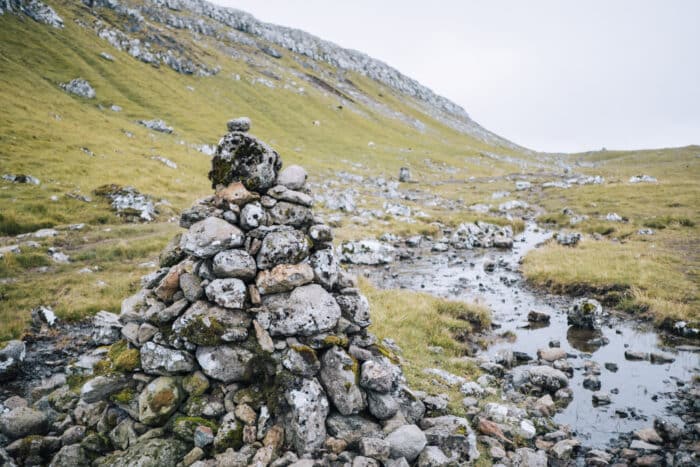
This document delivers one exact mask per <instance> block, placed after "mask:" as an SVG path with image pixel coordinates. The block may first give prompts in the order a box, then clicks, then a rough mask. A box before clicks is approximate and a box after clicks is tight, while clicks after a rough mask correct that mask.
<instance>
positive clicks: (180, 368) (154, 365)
mask: <svg viewBox="0 0 700 467" xmlns="http://www.w3.org/2000/svg"><path fill="white" fill-rule="evenodd" d="M141 368H142V369H143V371H144V372H146V373H148V374H151V375H170V374H177V373H189V372H190V371H192V370H193V369H194V358H192V354H190V353H189V352H186V351H184V350H175V349H169V348H167V347H164V346H162V345H158V344H156V343H154V342H147V343H146V344H144V345H143V347H141Z"/></svg>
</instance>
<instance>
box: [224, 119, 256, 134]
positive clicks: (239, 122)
mask: <svg viewBox="0 0 700 467" xmlns="http://www.w3.org/2000/svg"><path fill="white" fill-rule="evenodd" d="M226 128H228V131H240V132H242V133H245V132H248V131H250V118H248V117H238V118H234V119H231V120H229V121H228V122H227V123H226Z"/></svg>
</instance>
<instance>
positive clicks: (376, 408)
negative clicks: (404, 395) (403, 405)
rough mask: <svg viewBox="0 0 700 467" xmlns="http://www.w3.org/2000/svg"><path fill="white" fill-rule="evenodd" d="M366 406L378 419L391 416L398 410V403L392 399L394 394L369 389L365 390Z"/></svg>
mask: <svg viewBox="0 0 700 467" xmlns="http://www.w3.org/2000/svg"><path fill="white" fill-rule="evenodd" d="M367 406H368V407H369V413H371V414H372V415H374V416H375V417H376V418H377V419H378V420H386V419H388V418H391V417H393V416H394V415H396V413H397V412H398V411H399V403H398V402H397V401H396V399H394V396H392V395H391V394H382V393H379V392H374V391H371V390H368V391H367Z"/></svg>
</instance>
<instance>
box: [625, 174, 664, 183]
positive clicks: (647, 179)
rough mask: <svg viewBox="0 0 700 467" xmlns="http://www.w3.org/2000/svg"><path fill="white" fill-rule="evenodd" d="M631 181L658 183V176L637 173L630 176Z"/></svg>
mask: <svg viewBox="0 0 700 467" xmlns="http://www.w3.org/2000/svg"><path fill="white" fill-rule="evenodd" d="M629 182H630V183H656V182H657V180H656V177H652V176H651V175H635V176H634V177H630V180H629Z"/></svg>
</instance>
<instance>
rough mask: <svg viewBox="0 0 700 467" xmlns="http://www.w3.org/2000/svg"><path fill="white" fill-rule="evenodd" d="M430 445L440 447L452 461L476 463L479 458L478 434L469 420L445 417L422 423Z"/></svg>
mask: <svg viewBox="0 0 700 467" xmlns="http://www.w3.org/2000/svg"><path fill="white" fill-rule="evenodd" d="M420 426H421V428H422V429H423V433H424V434H425V436H426V439H427V441H428V444H430V445H432V446H438V447H439V448H440V449H441V450H442V451H443V453H445V454H446V455H447V456H448V457H450V458H451V459H461V460H469V461H472V462H473V461H476V460H477V459H478V458H479V451H478V450H477V443H476V434H475V433H474V432H473V431H472V429H471V426H470V424H469V422H468V421H467V419H465V418H461V417H455V416H453V415H444V416H441V417H435V418H424V419H423V420H421V422H420Z"/></svg>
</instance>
